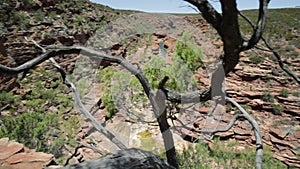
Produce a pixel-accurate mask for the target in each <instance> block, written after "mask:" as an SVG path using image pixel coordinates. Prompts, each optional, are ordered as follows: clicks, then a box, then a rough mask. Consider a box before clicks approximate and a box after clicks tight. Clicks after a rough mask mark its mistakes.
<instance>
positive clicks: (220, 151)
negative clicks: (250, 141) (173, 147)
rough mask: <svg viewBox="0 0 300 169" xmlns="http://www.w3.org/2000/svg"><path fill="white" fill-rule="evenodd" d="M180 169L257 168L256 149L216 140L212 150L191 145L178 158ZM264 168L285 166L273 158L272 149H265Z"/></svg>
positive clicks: (235, 142) (203, 146) (202, 146)
mask: <svg viewBox="0 0 300 169" xmlns="http://www.w3.org/2000/svg"><path fill="white" fill-rule="evenodd" d="M178 159H179V163H180V168H183V169H185V168H186V169H190V168H197V169H209V168H253V169H254V168H255V167H254V166H255V164H254V161H255V148H254V147H239V145H238V142H237V141H235V140H229V141H228V142H226V143H225V145H224V143H221V142H220V141H219V139H215V140H214V144H213V145H212V149H211V148H210V147H209V146H208V145H207V144H205V143H202V142H200V143H196V144H195V145H190V146H189V147H188V148H187V149H186V150H184V151H183V153H179V156H178ZM262 167H263V168H274V169H281V168H286V166H285V164H283V163H282V162H280V161H278V160H276V159H274V158H273V153H272V149H271V148H270V147H268V146H265V148H264V158H263V165H262Z"/></svg>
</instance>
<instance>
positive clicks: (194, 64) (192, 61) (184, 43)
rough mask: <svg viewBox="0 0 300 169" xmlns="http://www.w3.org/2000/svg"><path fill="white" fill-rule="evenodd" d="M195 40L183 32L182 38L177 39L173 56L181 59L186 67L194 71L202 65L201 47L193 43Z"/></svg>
mask: <svg viewBox="0 0 300 169" xmlns="http://www.w3.org/2000/svg"><path fill="white" fill-rule="evenodd" d="M195 44H196V43H195V40H194V39H193V38H192V37H191V35H189V34H188V33H186V32H184V33H183V36H182V40H179V41H177V43H176V51H175V57H176V58H178V59H181V60H182V62H183V63H184V64H186V65H187V67H188V68H189V69H190V70H192V72H196V71H197V70H198V68H199V67H201V66H202V62H201V60H202V59H203V53H202V48H201V47H199V46H197V45H195Z"/></svg>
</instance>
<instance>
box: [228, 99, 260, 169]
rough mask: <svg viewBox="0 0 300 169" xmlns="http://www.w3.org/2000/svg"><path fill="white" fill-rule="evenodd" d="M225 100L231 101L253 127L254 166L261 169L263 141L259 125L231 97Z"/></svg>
mask: <svg viewBox="0 0 300 169" xmlns="http://www.w3.org/2000/svg"><path fill="white" fill-rule="evenodd" d="M226 100H227V101H229V102H231V103H232V104H233V105H234V106H235V107H236V108H238V109H239V110H240V112H241V113H242V114H243V116H244V118H246V119H247V120H248V121H249V122H250V124H251V125H252V127H253V130H254V134H255V138H256V160H255V162H256V168H257V169H261V165H262V158H263V142H262V137H261V135H260V130H259V125H258V123H257V122H256V120H255V119H254V118H253V117H251V116H250V115H249V114H248V112H247V111H246V110H245V109H244V108H243V107H242V106H240V105H239V104H238V103H237V102H236V101H234V100H233V99H232V98H229V97H226Z"/></svg>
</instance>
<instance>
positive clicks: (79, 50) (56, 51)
mask: <svg viewBox="0 0 300 169" xmlns="http://www.w3.org/2000/svg"><path fill="white" fill-rule="evenodd" d="M60 54H83V55H86V56H88V57H90V58H92V59H102V60H105V61H108V62H111V63H117V64H120V65H122V66H123V67H124V68H125V69H127V70H128V71H129V72H130V73H132V74H133V75H135V76H136V78H137V79H138V80H139V81H140V83H141V84H142V86H143V89H144V91H145V93H146V95H147V96H148V99H149V101H150V103H151V105H152V107H153V111H154V113H155V116H156V118H157V122H158V124H159V127H160V131H161V133H162V134H163V136H164V137H163V138H164V139H168V140H173V136H172V132H171V131H170V130H169V129H167V128H169V126H165V125H166V123H163V122H162V121H161V120H160V119H161V118H160V116H161V113H160V110H162V109H161V107H159V106H158V103H157V100H156V94H155V93H154V90H153V89H152V87H151V85H150V83H149V81H148V80H147V78H146V77H145V76H144V74H143V73H142V72H141V70H140V69H137V68H135V67H134V66H133V65H132V64H131V63H129V62H128V61H127V60H125V59H124V58H122V57H115V56H110V55H107V54H106V53H104V52H99V51H95V50H92V49H88V48H85V47H80V46H72V47H56V48H46V52H45V53H43V54H42V55H40V56H39V57H37V58H34V59H32V60H30V61H28V62H26V63H24V64H22V65H20V66H18V67H16V68H10V67H7V66H4V65H0V71H3V72H6V73H20V72H22V71H25V70H28V69H31V68H33V67H34V66H36V65H38V64H40V63H42V62H43V61H45V60H47V59H49V58H50V60H51V61H52V62H53V64H54V66H55V67H56V68H57V69H58V70H59V72H60V73H61V76H62V77H63V80H64V83H65V84H66V85H67V86H69V87H70V88H71V90H72V92H73V94H74V98H75V103H76V105H77V107H78V109H79V111H80V112H81V113H83V114H84V115H85V116H86V117H87V118H88V119H89V120H90V121H91V122H92V124H93V125H94V127H95V128H96V129H97V130H98V131H99V132H101V133H102V134H104V135H105V136H106V137H108V138H109V139H110V140H111V141H112V142H113V143H115V144H116V145H117V146H118V147H119V148H120V149H125V148H126V146H125V145H123V144H122V143H121V142H120V141H119V140H118V139H117V138H116V137H115V136H114V135H113V134H112V133H110V132H109V131H107V130H106V129H105V128H104V127H103V126H101V125H100V124H99V123H98V122H97V121H96V119H95V118H94V117H93V116H92V115H91V114H90V113H89V112H88V110H87V109H86V108H85V107H84V105H83V104H82V102H81V100H80V97H79V94H78V93H77V89H76V87H75V85H74V84H73V83H72V82H71V81H70V79H69V78H68V76H67V74H66V72H65V71H64V69H63V68H62V67H61V66H60V65H58V64H57V63H56V61H55V60H54V59H53V58H52V57H54V56H56V55H60ZM164 142H165V143H172V142H168V141H167V140H166V141H164ZM170 148H171V149H170ZM165 149H166V151H167V152H168V151H169V153H168V154H169V156H167V158H168V162H169V163H170V164H171V165H172V166H174V167H176V168H178V163H177V160H176V154H175V153H176V151H175V146H174V143H173V145H165Z"/></svg>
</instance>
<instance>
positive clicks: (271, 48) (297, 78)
mask: <svg viewBox="0 0 300 169" xmlns="http://www.w3.org/2000/svg"><path fill="white" fill-rule="evenodd" d="M239 15H240V16H241V17H242V18H243V19H244V20H245V21H246V22H247V23H248V24H249V25H250V26H251V27H252V28H253V29H255V26H254V24H253V23H252V22H251V21H250V19H249V18H248V17H247V16H245V15H244V14H243V13H241V12H239ZM261 39H262V41H263V42H264V44H265V45H266V47H267V48H268V50H266V49H262V48H260V47H256V48H257V49H259V50H262V51H267V52H272V53H273V55H274V56H275V57H276V59H277V61H278V64H279V66H280V68H281V69H282V70H283V71H285V72H286V73H287V74H288V75H289V76H291V77H292V78H293V79H294V80H296V82H297V83H298V84H300V78H299V77H298V76H297V75H296V74H295V73H294V72H293V71H291V69H290V68H289V67H288V66H287V65H285V64H284V63H283V62H282V59H281V56H280V54H279V53H278V52H277V51H276V50H275V49H274V48H273V47H272V46H271V45H270V44H269V43H268V41H267V40H266V39H265V38H264V36H261Z"/></svg>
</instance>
